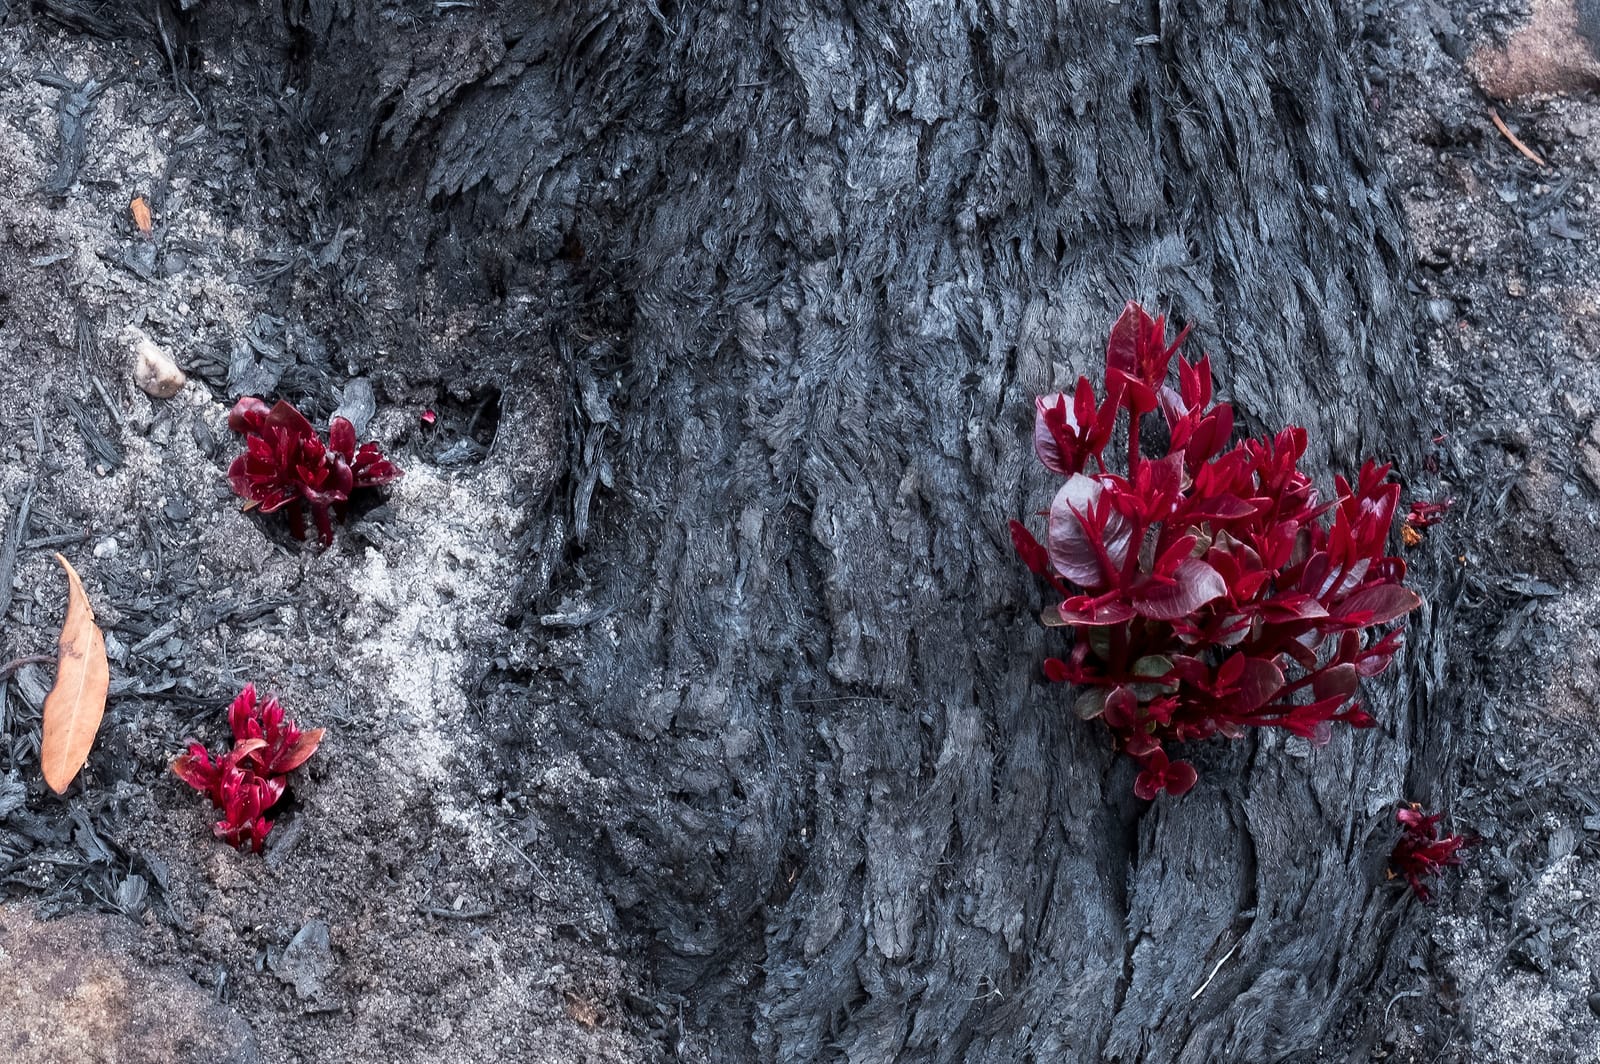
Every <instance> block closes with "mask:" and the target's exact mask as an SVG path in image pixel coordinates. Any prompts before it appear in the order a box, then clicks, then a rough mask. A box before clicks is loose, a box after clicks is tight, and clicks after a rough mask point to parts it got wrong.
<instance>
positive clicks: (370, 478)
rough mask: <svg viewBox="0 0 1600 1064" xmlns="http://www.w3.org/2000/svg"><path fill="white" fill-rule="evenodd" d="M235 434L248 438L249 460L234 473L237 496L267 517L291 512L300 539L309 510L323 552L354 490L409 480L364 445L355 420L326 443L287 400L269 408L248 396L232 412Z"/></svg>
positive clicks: (336, 426) (335, 426)
mask: <svg viewBox="0 0 1600 1064" xmlns="http://www.w3.org/2000/svg"><path fill="white" fill-rule="evenodd" d="M228 427H229V428H231V429H232V430H233V431H234V432H237V433H239V434H240V435H242V436H244V438H245V453H244V454H241V455H240V456H239V457H238V458H235V459H234V460H233V464H232V465H231V466H229V467H228V483H229V484H231V485H232V487H233V491H234V494H236V495H238V496H240V497H241V498H244V499H246V500H248V501H249V502H248V505H255V506H259V507H260V508H261V512H262V513H273V512H275V511H277V510H281V509H284V508H287V510H288V514H289V530H290V531H291V532H293V533H294V538H295V539H305V537H306V528H305V511H306V510H308V509H309V510H310V511H311V517H312V519H313V521H315V522H316V526H317V533H318V536H319V537H320V539H321V541H322V545H323V546H324V547H327V546H329V545H331V544H332V543H333V518H334V516H335V515H338V516H343V513H344V507H345V503H346V502H348V501H349V499H350V493H351V492H352V491H357V490H359V489H362V488H376V487H381V486H382V485H384V484H388V483H391V482H393V481H395V480H398V479H400V477H401V475H402V474H401V470H400V468H399V467H398V466H396V465H395V464H394V463H393V462H391V461H389V460H388V459H387V458H385V457H384V456H383V451H382V449H381V448H380V447H379V446H378V445H377V444H376V443H364V444H362V445H361V446H360V447H357V446H356V430H355V426H353V425H352V424H350V422H349V421H347V420H345V419H344V418H342V417H336V418H334V419H333V421H332V422H331V423H330V424H329V426H328V440H327V442H326V443H325V442H323V440H322V437H321V436H319V435H317V430H316V429H314V428H312V426H311V422H309V421H307V420H306V418H305V415H304V414H302V413H300V411H298V410H296V409H295V408H294V407H293V406H291V405H290V404H289V403H287V402H284V401H282V400H279V402H278V403H277V405H275V406H273V407H270V408H269V407H268V406H267V404H266V403H264V402H262V401H261V400H260V399H256V398H254V397H253V396H248V395H247V396H245V397H244V398H242V399H240V400H239V401H238V402H237V403H235V404H234V406H233V410H231V411H230V412H229V414H228Z"/></svg>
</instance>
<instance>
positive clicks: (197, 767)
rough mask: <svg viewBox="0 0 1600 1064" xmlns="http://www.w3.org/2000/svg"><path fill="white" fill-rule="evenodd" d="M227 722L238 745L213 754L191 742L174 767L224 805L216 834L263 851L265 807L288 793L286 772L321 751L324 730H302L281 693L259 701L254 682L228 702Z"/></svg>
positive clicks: (181, 776) (239, 845)
mask: <svg viewBox="0 0 1600 1064" xmlns="http://www.w3.org/2000/svg"><path fill="white" fill-rule="evenodd" d="M228 724H229V726H230V727H231V728H232V729H233V749H231V750H229V751H228V752H227V753H226V754H225V755H223V756H221V757H218V758H216V759H214V760H213V759H212V757H211V755H210V754H209V753H208V752H207V750H206V748H205V747H204V746H201V745H200V744H199V743H190V744H189V752H188V753H186V754H182V755H180V756H179V757H178V758H177V759H176V760H175V761H173V762H172V771H173V774H174V775H176V776H177V777H178V778H179V779H181V780H182V781H183V782H185V783H187V784H188V785H189V786H191V787H193V788H194V789H195V790H197V791H199V792H200V793H202V794H204V795H205V796H206V797H208V798H210V799H211V804H213V805H215V806H216V807H217V808H218V809H221V810H222V819H221V820H219V821H218V822H217V825H216V827H215V829H214V831H215V834H216V836H217V838H219V839H222V840H223V841H225V842H227V843H229V844H230V845H232V846H235V847H237V848H238V849H241V850H243V849H246V848H249V849H252V850H254V851H255V852H256V853H260V852H261V847H262V845H263V844H264V843H265V842H266V839H267V832H269V831H271V830H272V823H271V821H269V820H267V819H266V816H265V813H266V812H267V810H268V809H270V808H272V806H273V805H275V804H276V803H277V801H278V799H279V798H282V797H283V791H284V787H285V786H286V785H287V784H288V778H287V774H288V773H289V772H291V771H293V770H294V769H296V768H299V767H300V766H301V765H303V764H305V761H306V759H307V758H309V757H310V756H311V755H312V754H313V753H315V752H316V749H317V746H318V744H319V743H321V742H322V735H323V731H322V729H321V728H313V729H312V730H310V731H306V732H302V731H301V730H300V729H299V728H298V727H296V725H295V722H294V721H292V720H289V719H288V717H287V716H286V715H285V714H284V712H283V707H282V706H280V705H279V704H278V700H277V699H276V698H269V699H267V701H266V702H265V703H259V702H258V700H257V698H256V685H255V684H246V685H245V689H244V690H243V691H241V692H239V697H238V698H235V699H234V700H233V704H232V705H231V706H229V707H228Z"/></svg>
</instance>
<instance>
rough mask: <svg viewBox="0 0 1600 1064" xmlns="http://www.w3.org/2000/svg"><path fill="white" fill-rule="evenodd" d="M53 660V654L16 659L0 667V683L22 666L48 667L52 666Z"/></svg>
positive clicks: (30, 655) (54, 658)
mask: <svg viewBox="0 0 1600 1064" xmlns="http://www.w3.org/2000/svg"><path fill="white" fill-rule="evenodd" d="M55 660H56V656H55V655H54V654H29V655H28V656H27V657H25V658H18V659H17V660H15V661H8V662H6V663H5V664H4V665H0V681H3V680H4V679H5V678H6V677H7V676H10V675H11V674H12V673H14V672H16V671H17V670H18V669H20V668H22V667H23V666H24V665H50V664H53V663H54V662H55Z"/></svg>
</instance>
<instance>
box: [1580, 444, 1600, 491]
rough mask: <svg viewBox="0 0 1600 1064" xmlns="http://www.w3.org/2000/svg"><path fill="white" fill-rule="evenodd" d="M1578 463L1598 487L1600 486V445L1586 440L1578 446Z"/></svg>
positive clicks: (1591, 481)
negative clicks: (1597, 445)
mask: <svg viewBox="0 0 1600 1064" xmlns="http://www.w3.org/2000/svg"><path fill="white" fill-rule="evenodd" d="M1578 465H1579V466H1581V467H1582V468H1583V472H1584V475H1585V476H1587V477H1588V478H1589V482H1590V483H1591V484H1593V485H1594V486H1595V487H1596V488H1600V447H1596V446H1595V445H1594V444H1592V443H1590V442H1589V441H1587V440H1585V441H1584V442H1583V444H1582V445H1581V446H1580V447H1579V448H1578Z"/></svg>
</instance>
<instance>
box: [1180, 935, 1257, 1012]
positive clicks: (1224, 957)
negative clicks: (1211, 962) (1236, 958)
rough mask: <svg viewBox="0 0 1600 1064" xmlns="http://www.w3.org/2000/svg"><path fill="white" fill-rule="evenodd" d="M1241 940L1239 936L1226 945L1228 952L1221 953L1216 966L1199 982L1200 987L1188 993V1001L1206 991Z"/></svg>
mask: <svg viewBox="0 0 1600 1064" xmlns="http://www.w3.org/2000/svg"><path fill="white" fill-rule="evenodd" d="M1243 941H1244V939H1242V938H1241V939H1240V940H1239V942H1235V943H1234V944H1233V945H1231V946H1229V947H1228V952H1226V953H1224V954H1223V955H1222V959H1221V960H1220V961H1218V962H1217V964H1216V967H1214V968H1212V969H1211V974H1210V975H1208V976H1206V981H1205V982H1203V983H1201V984H1200V988H1199V989H1198V990H1196V991H1195V992H1194V993H1192V994H1190V995H1189V1000H1190V1001H1193V1000H1194V999H1195V998H1197V997H1199V996H1200V995H1201V994H1204V993H1205V992H1206V987H1208V986H1210V985H1211V980H1213V979H1215V978H1216V977H1217V973H1218V972H1220V971H1222V966H1223V965H1224V964H1227V963H1228V958H1229V957H1232V956H1233V954H1234V952H1235V951H1236V950H1237V949H1238V948H1239V943H1241V942H1243Z"/></svg>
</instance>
